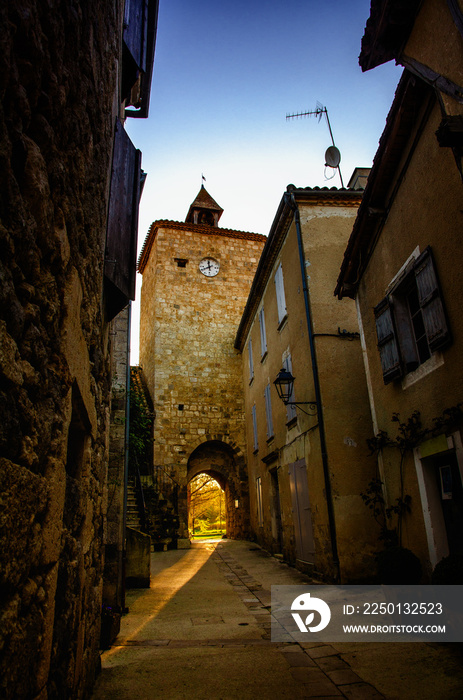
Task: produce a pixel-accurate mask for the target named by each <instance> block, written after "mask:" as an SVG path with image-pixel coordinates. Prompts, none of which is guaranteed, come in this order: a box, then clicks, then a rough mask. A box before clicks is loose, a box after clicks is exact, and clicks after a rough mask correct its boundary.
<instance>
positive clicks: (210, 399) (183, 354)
mask: <svg viewBox="0 0 463 700" xmlns="http://www.w3.org/2000/svg"><path fill="white" fill-rule="evenodd" d="M221 214H222V209H221V207H219V206H218V204H217V203H216V202H215V201H214V200H213V199H212V197H211V196H210V195H209V194H208V192H207V191H206V190H205V188H204V187H202V188H201V190H200V192H199V194H198V196H197V197H196V199H195V201H194V202H193V203H192V205H191V207H190V209H189V211H188V214H187V217H186V220H185V222H175V221H164V220H161V221H155V222H154V223H153V224H152V226H151V228H150V230H149V233H148V236H147V238H146V241H145V244H144V247H143V250H142V253H141V255H140V259H139V271H140V273H141V274H142V275H143V285H142V292H141V314H140V364H141V366H142V368H143V372H144V376H145V379H146V383H147V385H148V388H149V391H150V393H151V396H152V399H153V404H154V410H155V415H156V418H155V428H154V471H155V473H156V471H159V472H162V474H163V475H164V478H165V480H167V482H168V483H170V493H169V494H166V495H168V496H170V498H172V499H174V500H175V501H176V502H177V503H178V512H179V516H180V526H179V531H178V537H179V539H178V546H179V547H182V546H189V539H188V525H187V524H188V518H187V483H188V481H189V480H190V479H191V478H192V477H194V476H196V475H197V474H199V473H201V472H207V473H209V474H211V475H212V476H213V477H214V478H216V479H217V481H218V482H219V483H220V485H221V486H222V487H223V488H224V489H225V492H226V499H227V533H228V535H229V536H231V537H244V536H245V535H247V534H248V526H249V522H248V491H247V474H246V436H245V426H244V406H243V384H242V373H241V359H240V356H239V354H238V353H237V351H236V350H235V349H234V347H233V340H234V336H235V333H236V328H237V326H238V323H239V319H240V317H241V314H242V312H243V309H244V306H245V304H246V299H247V296H248V294H249V290H250V287H251V283H252V279H253V277H254V273H255V271H256V268H257V263H258V261H259V258H260V254H261V251H262V248H263V245H264V243H265V240H266V239H265V236H262V235H259V234H255V233H245V232H243V231H235V230H230V229H222V228H219V227H218V222H219V219H220V217H221ZM165 487H166V488H167V485H166V486H165Z"/></svg>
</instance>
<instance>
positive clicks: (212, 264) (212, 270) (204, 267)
mask: <svg viewBox="0 0 463 700" xmlns="http://www.w3.org/2000/svg"><path fill="white" fill-rule="evenodd" d="M219 270H220V265H219V263H218V262H217V260H214V258H203V259H202V260H201V262H200V263H199V271H200V272H202V273H203V275H206V277H215V276H216V274H217V273H218V271H219Z"/></svg>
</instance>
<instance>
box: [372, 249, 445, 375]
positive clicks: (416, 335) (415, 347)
mask: <svg viewBox="0 0 463 700" xmlns="http://www.w3.org/2000/svg"><path fill="white" fill-rule="evenodd" d="M374 313H375V318H376V333H377V336H378V348H379V353H380V357H381V366H382V369H383V379H384V383H385V384H388V383H389V382H391V381H393V380H394V379H397V378H400V377H402V376H404V375H405V374H408V373H409V372H412V371H413V370H415V369H416V368H417V367H419V366H420V365H421V364H423V363H424V362H426V360H428V359H429V358H430V357H431V354H432V353H433V352H436V351H437V350H441V349H443V348H444V347H445V346H447V345H448V344H449V342H450V341H451V335H450V330H449V326H448V323H447V318H446V315H445V310H444V305H443V302H442V295H441V292H440V288H439V282H438V278H437V272H436V268H435V264H434V260H433V257H432V253H431V249H430V248H429V247H428V248H426V250H424V251H423V253H422V254H421V255H420V256H419V257H418V258H417V259H416V260H413V261H412V262H411V263H410V265H409V266H408V267H407V268H406V269H405V271H404V273H403V275H402V276H401V277H400V279H399V280H398V282H397V283H396V285H395V286H394V287H393V288H392V289H391V291H390V292H389V293H388V294H387V296H386V297H385V298H384V299H382V301H381V302H380V303H379V304H378V305H377V306H376V307H375V309H374Z"/></svg>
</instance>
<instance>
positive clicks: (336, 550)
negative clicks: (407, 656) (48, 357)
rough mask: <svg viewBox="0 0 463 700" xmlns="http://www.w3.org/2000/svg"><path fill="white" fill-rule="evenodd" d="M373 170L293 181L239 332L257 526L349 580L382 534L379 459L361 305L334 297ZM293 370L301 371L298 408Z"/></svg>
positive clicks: (270, 545) (285, 551)
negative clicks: (324, 182) (367, 502)
mask: <svg viewBox="0 0 463 700" xmlns="http://www.w3.org/2000/svg"><path fill="white" fill-rule="evenodd" d="M367 174H368V171H366V172H365V169H357V171H356V173H354V176H353V177H352V178H351V182H350V183H349V186H348V188H347V189H345V188H341V189H337V188H335V187H333V188H331V189H328V188H326V187H325V188H320V187H314V188H310V187H306V188H296V187H294V186H293V185H289V186H288V188H287V190H286V192H285V193H284V195H283V198H282V200H281V202H280V205H279V207H278V210H277V213H276V215H275V219H274V222H273V224H272V227H271V230H270V233H269V237H268V240H267V244H266V246H265V248H264V251H263V253H262V257H261V261H260V263H259V267H258V270H257V273H256V277H255V280H254V282H253V285H252V289H251V293H250V295H249V299H248V302H247V305H246V309H245V311H244V314H243V317H242V319H241V321H240V325H239V328H238V332H237V335H236V339H235V347H236V348H237V349H238V350H239V351H240V352H241V353H242V356H243V375H244V386H245V394H244V396H245V410H246V427H247V450H248V452H247V463H248V472H249V492H250V503H251V524H252V530H253V532H254V533H255V536H256V538H257V540H258V542H259V544H261V545H262V546H263V547H265V548H266V549H267V550H268V551H270V552H272V553H274V554H277V555H278V556H280V557H283V558H284V559H285V561H288V562H290V563H291V564H293V565H295V566H297V567H298V568H300V569H302V570H305V571H308V572H310V573H314V572H315V573H316V575H318V576H323V577H324V578H325V579H327V580H338V581H342V582H349V581H360V580H362V579H363V580H365V578H367V577H368V576H369V575H370V574H371V552H372V549H373V546H374V544H375V542H376V539H375V538H376V535H375V533H374V532H373V531H372V528H371V523H370V515H369V513H368V511H367V509H366V508H365V506H364V504H363V501H362V498H361V495H360V494H361V492H362V490H363V489H364V485H365V484H366V483H367V482H368V480H369V478H371V476H372V474H373V469H374V460H372V458H371V457H369V456H368V449H367V443H366V440H367V438H369V437H371V422H370V415H369V406H368V395H367V385H366V381H365V375H364V369H363V361H362V350H361V346H360V341H359V332H358V322H357V316H356V309H355V305H354V304H353V303H351V302H350V300H344V302H343V303H340V302H339V301H337V300H336V299H335V297H334V296H333V288H334V284H335V282H336V275H337V272H338V266H339V260H340V258H341V255H342V251H343V250H344V246H345V243H346V240H347V239H348V236H349V234H350V231H351V229H352V224H353V222H354V220H355V216H356V212H357V209H358V206H359V204H360V202H361V200H362V193H363V192H362V189H357V188H356V186H355V183H356V182H358V180H359V176H362V175H363V176H365V175H367ZM346 302H347V303H346ZM282 368H283V370H284V372H285V373H286V374H288V375H289V376H292V377H294V378H295V380H294V384H293V390H292V392H291V394H290V395H288V397H287V398H286V401H287V402H288V401H289V402H290V403H286V405H285V404H284V403H283V402H282V401H281V400H280V398H279V396H278V394H277V391H276V388H275V386H274V383H275V380H276V379H277V377H278V376H279V373H280V370H281V369H282ZM294 402H297V405H296V404H295V403H294ZM359 543H361V545H360V546H359Z"/></svg>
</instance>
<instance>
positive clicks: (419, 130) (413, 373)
mask: <svg viewBox="0 0 463 700" xmlns="http://www.w3.org/2000/svg"><path fill="white" fill-rule="evenodd" d="M385 16H386V17H387V16H388V13H386V15H385ZM430 26H432V27H433V31H432V32H429V27H430ZM367 29H368V31H369V33H368V36H367V39H368V41H366V40H365V39H364V51H363V54H362V55H361V57H360V60H361V63H362V61H363V63H364V64H365V65H366V66H367V67H373V66H374V65H377V63H378V62H382V61H378V58H379V57H378V55H377V53H376V52H375V49H374V48H372V47H374V45H373V43H372V38H373V37H374V36H376V37H377V43H376V46H381V32H382V29H381V27H380V26H379V25H378V24H377V21H376V19H375V17H374V16H373V15H372V18H371V19H370V20H369V25H367ZM444 29H445V33H444ZM407 32H408V40H407V41H406V42H405V44H404V48H403V50H400V47H394V51H393V53H394V57H395V58H396V59H397V60H398V61H399V62H401V63H403V64H404V65H405V66H407V68H409V69H410V71H411V70H413V72H414V73H415V70H416V68H417V63H414V61H417V62H418V63H419V64H420V65H427V66H428V68H430V69H432V70H433V71H435V72H436V76H438V75H440V76H441V78H443V77H445V78H446V82H444V81H443V80H438V81H436V80H434V81H432V84H431V83H430V82H429V77H430V76H429V73H426V71H424V72H422V77H421V78H417V74H412V73H411V72H409V70H405V72H404V74H403V76H402V79H401V81H400V83H399V87H398V89H397V92H396V96H395V99H394V102H393V104H392V107H391V110H390V113H389V116H388V119H387V123H386V129H385V131H384V133H383V135H382V137H381V141H380V146H379V149H378V152H377V154H376V157H375V162H374V165H373V169H372V173H371V176H370V180H369V184H368V185H367V188H366V191H365V196H364V201H363V203H362V206H361V208H360V210H359V215H358V219H357V221H356V223H355V227H354V230H353V233H352V236H351V239H350V240H349V244H348V247H347V250H346V253H345V257H344V262H343V266H342V268H341V274H340V276H339V279H338V285H337V288H336V291H337V293H338V295H339V296H351V297H353V298H355V299H356V303H357V307H358V314H359V319H360V324H361V328H362V342H363V345H364V349H365V354H364V357H365V368H366V374H367V380H368V384H369V394H370V403H371V410H372V418H373V427H374V432H375V434H377V433H378V432H379V431H386V432H387V433H388V435H390V436H391V437H393V438H395V437H396V436H397V427H398V426H397V424H396V423H394V422H392V418H393V414H395V413H398V414H399V415H400V419H401V421H402V422H407V421H408V420H409V419H410V418H411V417H412V416H413V415H414V414H416V412H419V416H420V421H421V434H420V435H415V436H413V439H412V441H411V449H409V450H408V451H407V453H406V455H405V459H404V462H403V465H402V469H401V467H400V453H399V451H398V450H397V448H394V447H386V448H384V449H383V450H382V451H381V453H380V459H379V472H378V474H379V478H380V479H381V480H382V482H383V488H384V497H385V499H386V503H387V504H392V503H394V502H396V499H397V498H403V497H404V496H409V497H411V502H410V509H409V511H408V512H406V513H405V514H404V516H403V518H402V523H401V544H402V545H403V546H405V547H407V548H409V549H411V550H412V551H413V552H414V553H415V554H416V555H417V556H418V557H419V558H420V560H421V563H422V566H423V571H424V576H425V578H428V577H429V575H430V573H431V571H432V569H433V568H434V566H435V565H436V563H437V562H439V561H440V560H441V559H442V558H443V557H445V556H447V555H448V554H454V553H458V552H460V551H461V535H462V532H463V498H462V473H463V459H462V457H463V454H462V448H461V429H462V418H461V410H460V408H459V406H460V404H461V401H462V398H463V373H462V365H461V351H462V347H461V343H462V330H461V319H460V317H461V313H460V303H459V292H460V290H461V275H460V269H459V268H460V266H459V263H458V262H457V261H459V260H460V258H461V252H462V246H461V235H460V225H459V223H458V222H459V221H460V219H461V206H460V205H461V187H462V181H461V148H460V146H459V143H461V142H458V138H459V137H458V134H460V137H461V133H462V131H461V129H460V130H459V127H458V121H453V122H452V121H450V122H449V121H448V117H449V116H455V115H458V114H461V112H462V102H461V98H459V97H458V95H456V94H454V95H453V96H452V95H450V94H449V93H448V92H446V91H447V90H449V89H450V91H451V87H452V86H451V81H455V83H457V84H459V85H461V84H462V83H461V75H462V68H463V64H462V54H461V35H460V33H459V31H458V29H457V26H456V24H455V22H454V19H452V15H451V11H450V9H449V6H448V5H447V4H446V3H444V2H438V1H430V0H429V1H427V2H424V3H422V5H421V6H420V7H419V8H417V11H416V13H412V16H411V17H409V18H408V25H407ZM391 57H392V56H389V57H388V59H389V58H391ZM367 58H368V63H367ZM442 87H444V92H441V88H442ZM460 95H461V88H460ZM449 124H451V125H452V130H453V137H452V138H453V139H455V138H457V141H455V140H453V141H452V142H448V141H445V139H444V141H445V142H443V140H442V135H443V133H444V135H445V133H447V136H448V133H449V132H446V129H447V126H448V125H449ZM436 135H437V138H436ZM447 136H446V137H445V138H447ZM445 146H447V147H445ZM386 154H387V155H386ZM372 209H374V211H375V212H377V213H376V215H375V216H373V217H371V215H370V212H371V210H372ZM427 251H430V252H431V254H428V253H427ZM420 261H422V262H420ZM423 270H426V271H427V272H426V275H427V282H426V286H423V284H422V282H421V281H420V274H421V272H422V271H423ZM421 279H424V278H423V277H421ZM426 287H427V291H426ZM414 289H416V290H417V292H418V297H417V298H418V305H417V307H416V309H415V307H414V306H413V304H412V302H411V301H410V300H411V297H410V296H409V295H410V294H411V293H412V291H413V290H414ZM384 299H386V300H387V302H388V304H389V312H388V313H390V318H391V319H392V322H393V326H391V329H392V334H391V335H390V338H389V339H388V338H387V337H384V338H383V335H382V330H381V324H382V322H381V320H380V319H381V317H382V316H381V315H380V312H379V311H378V305H380V303H381V302H382V300H384ZM404 300H406V305H405V308H406V310H407V314H406V316H405V317H404V316H403V314H402V309H403V308H404ZM374 309H376V313H375V312H374ZM384 313H386V312H384ZM413 314H418V315H417V316H414V315H413ZM383 318H384V317H383ZM408 318H417V319H418V321H416V322H414V323H413V325H412V326H411V325H410V321H409V320H407V319H408ZM404 319H405V320H404ZM420 319H421V320H420ZM418 323H419V324H420V328H421V331H418V325H417V324H418ZM378 344H379V349H378ZM386 345H389V350H388V351H387V353H386V351H385V350H384V349H383V348H385V346H386ZM422 349H423V351H422ZM423 353H424V354H423ZM386 355H388V356H386ZM392 358H394V359H393V360H392ZM393 365H395V366H393ZM436 418H440V419H443V420H441V421H439V422H436V421H435V419H436ZM447 477H448V483H447V484H445V478H447ZM402 484H403V485H402Z"/></svg>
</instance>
